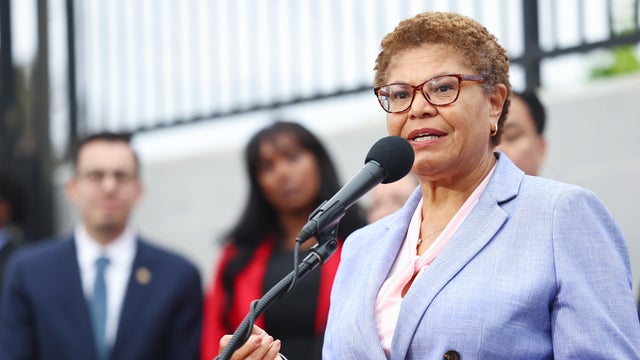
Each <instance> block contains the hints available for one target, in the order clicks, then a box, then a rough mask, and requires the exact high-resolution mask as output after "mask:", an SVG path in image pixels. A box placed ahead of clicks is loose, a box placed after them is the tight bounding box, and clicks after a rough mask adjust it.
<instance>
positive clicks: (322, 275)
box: [202, 121, 366, 360]
mask: <svg viewBox="0 0 640 360" xmlns="http://www.w3.org/2000/svg"><path fill="white" fill-rule="evenodd" d="M244 156H245V165H246V170H247V175H248V180H249V194H248V198H247V202H246V205H245V207H244V211H243V213H242V215H241V216H240V218H239V219H238V221H237V223H236V224H235V226H234V227H233V228H232V230H231V231H230V233H229V234H228V236H226V238H225V243H224V247H223V249H222V252H221V254H222V255H221V257H220V259H219V261H218V264H217V266H216V269H215V276H214V277H213V281H212V283H211V285H210V287H209V289H208V291H207V295H206V298H205V308H204V315H205V317H204V323H203V334H202V359H207V360H211V359H212V358H213V357H215V355H216V354H217V352H218V346H219V340H220V337H221V336H222V335H224V334H227V333H233V332H234V331H235V330H236V328H237V327H238V326H239V325H240V323H241V322H242V320H243V319H244V317H245V316H246V315H247V313H248V312H249V309H250V304H251V301H253V300H255V299H259V298H261V297H262V295H263V294H264V293H265V292H266V291H268V290H269V289H271V288H272V287H273V286H274V285H275V284H276V283H277V282H279V281H280V280H281V279H282V278H284V277H285V276H286V275H287V274H288V273H289V272H291V271H292V270H293V250H294V247H295V239H296V235H298V233H299V232H300V230H302V227H303V226H304V225H305V224H306V223H307V221H308V219H309V215H310V214H311V212H312V211H313V210H315V209H316V208H317V207H318V206H319V205H320V204H321V203H322V202H323V201H324V200H328V199H329V198H331V197H332V196H333V195H334V194H335V193H336V192H337V191H338V190H339V189H340V184H339V181H338V175H337V173H336V169H335V167H334V165H333V163H332V161H331V159H330V158H329V154H328V153H327V151H326V150H325V147H324V146H323V145H322V143H321V142H320V140H319V139H318V138H317V137H316V136H315V135H314V134H312V133H311V132H310V131H309V130H308V129H306V128H305V127H303V126H302V125H300V124H298V123H295V122H290V121H276V122H274V123H272V124H270V125H268V126H266V127H265V128H263V129H261V130H260V131H258V132H257V133H256V134H254V135H253V136H252V138H251V139H250V140H249V142H248V144H247V145H246V148H245V152H244ZM361 213H362V210H360V209H359V207H358V206H352V207H351V208H350V209H349V210H348V211H347V213H346V214H345V216H344V218H343V219H342V221H341V223H340V226H339V227H338V241H339V243H340V244H342V240H344V239H345V238H346V236H347V235H349V234H350V233H351V232H352V231H354V230H355V229H357V228H359V227H361V226H364V225H365V224H366V223H365V221H364V219H363V216H362V215H361ZM314 242H315V241H314V240H311V241H307V242H305V243H303V244H302V250H303V253H302V254H301V255H302V256H301V257H300V258H301V259H302V258H303V257H304V256H306V252H305V251H306V250H307V249H308V248H309V247H311V246H312V245H313V244H314ZM340 247H341V245H340ZM340 247H339V248H338V250H337V251H336V253H335V254H334V255H333V256H332V257H330V258H329V260H328V261H327V262H326V263H324V264H323V265H322V266H321V267H320V268H319V269H316V270H315V271H312V272H310V273H309V274H308V275H307V276H306V277H305V278H304V279H303V280H301V281H300V282H298V283H297V286H296V287H295V288H293V290H292V292H291V293H289V294H288V295H287V296H285V297H283V298H281V299H279V301H277V302H276V303H274V304H273V305H272V306H271V307H269V308H268V309H267V311H266V312H265V313H264V314H263V316H261V317H259V318H258V319H257V321H256V323H257V324H258V325H259V326H261V327H263V328H264V329H266V330H267V331H269V332H270V333H271V334H273V335H274V337H278V338H279V339H281V340H282V341H283V342H284V343H285V345H284V346H283V351H284V352H286V353H287V354H288V357H289V358H290V359H310V360H311V359H320V358H321V349H322V343H323V333H324V329H325V324H326V321H327V313H328V310H329V294H330V290H331V285H332V283H333V278H334V276H335V272H336V269H337V267H338V263H339V260H340V255H339V251H340ZM269 341H271V344H273V338H270V340H269ZM276 346H279V342H277V343H276Z"/></svg>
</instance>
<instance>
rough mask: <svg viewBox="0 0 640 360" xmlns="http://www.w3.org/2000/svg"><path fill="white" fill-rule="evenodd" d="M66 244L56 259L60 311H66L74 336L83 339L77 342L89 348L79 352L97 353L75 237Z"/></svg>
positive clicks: (69, 327)
mask: <svg viewBox="0 0 640 360" xmlns="http://www.w3.org/2000/svg"><path fill="white" fill-rule="evenodd" d="M64 241H65V244H64V247H63V248H62V251H61V252H60V258H59V259H57V260H56V263H57V264H59V265H58V271H59V273H58V276H57V278H58V279H60V285H59V288H60V289H64V290H62V291H60V298H59V299H58V301H59V302H60V304H58V305H57V306H59V308H60V309H61V310H60V311H64V312H65V313H66V315H65V318H66V319H68V324H69V326H68V327H67V329H69V330H71V331H73V332H74V334H73V336H74V337H75V338H77V339H82V340H79V341H77V342H76V344H78V345H80V344H84V345H83V346H87V347H88V349H85V350H79V351H78V354H94V353H96V350H95V347H94V342H93V335H92V334H93V329H92V326H91V317H90V315H89V307H88V305H87V300H86V298H85V295H84V291H83V289H82V280H81V278H80V266H79V265H78V256H77V251H76V245H75V241H74V239H73V237H71V239H69V240H64Z"/></svg>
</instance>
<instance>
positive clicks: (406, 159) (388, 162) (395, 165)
mask: <svg viewBox="0 0 640 360" xmlns="http://www.w3.org/2000/svg"><path fill="white" fill-rule="evenodd" d="M414 157H415V155H414V153H413V148H412V147H411V144H409V142H408V141H407V140H405V139H404V138H402V137H400V136H387V137H383V138H382V139H380V140H378V141H376V143H375V144H373V146H372V147H371V150H369V153H368V154H367V157H366V159H365V160H364V163H365V164H366V163H368V162H369V161H371V160H374V161H375V162H377V163H378V164H380V166H381V167H382V168H383V169H384V171H385V172H386V176H385V178H384V180H382V183H383V184H388V183H392V182H394V181H398V180H400V179H402V178H403V177H404V176H405V175H407V174H408V173H409V171H410V170H411V167H412V166H413V159H414Z"/></svg>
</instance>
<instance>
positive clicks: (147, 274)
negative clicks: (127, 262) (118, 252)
mask: <svg viewBox="0 0 640 360" xmlns="http://www.w3.org/2000/svg"><path fill="white" fill-rule="evenodd" d="M148 250H149V249H148V247H147V245H146V244H145V243H144V242H143V241H141V240H140V239H139V238H138V239H137V248H136V255H135V257H134V260H133V264H132V265H131V274H130V275H129V283H128V284H127V290H126V293H125V297H124V301H123V302H122V311H121V312H120V321H119V325H118V332H117V335H116V341H115V343H114V346H113V349H112V351H111V355H113V356H116V355H118V354H119V348H120V347H122V346H123V345H122V344H124V343H126V342H127V341H135V339H136V336H135V335H136V329H137V328H139V325H140V314H144V311H142V310H143V308H144V307H145V305H147V304H148V300H149V291H150V284H149V283H150V281H151V280H152V279H151V277H152V269H153V263H152V260H153V259H152V257H151V256H149V251H148ZM116 357H117V356H116Z"/></svg>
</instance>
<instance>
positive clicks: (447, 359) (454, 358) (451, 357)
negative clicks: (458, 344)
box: [442, 350, 460, 360]
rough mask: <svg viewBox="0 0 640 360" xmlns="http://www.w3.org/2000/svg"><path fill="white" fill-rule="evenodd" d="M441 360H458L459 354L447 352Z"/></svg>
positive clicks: (452, 351) (451, 351) (453, 351)
mask: <svg viewBox="0 0 640 360" xmlns="http://www.w3.org/2000/svg"><path fill="white" fill-rule="evenodd" d="M442 360H460V353H458V352H457V351H455V350H449V351H447V352H446V353H444V356H443V357H442Z"/></svg>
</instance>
